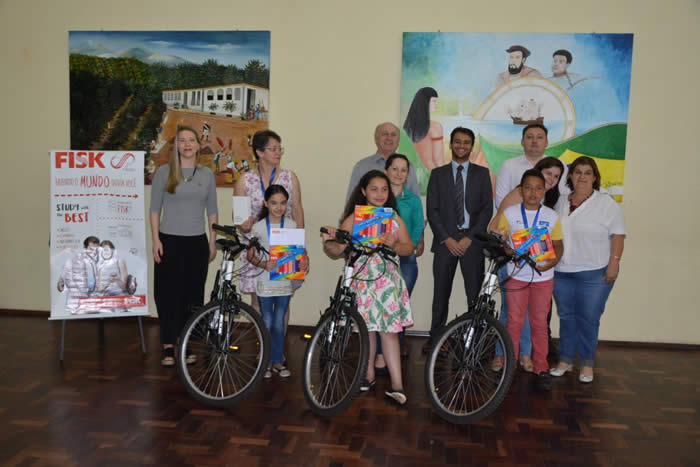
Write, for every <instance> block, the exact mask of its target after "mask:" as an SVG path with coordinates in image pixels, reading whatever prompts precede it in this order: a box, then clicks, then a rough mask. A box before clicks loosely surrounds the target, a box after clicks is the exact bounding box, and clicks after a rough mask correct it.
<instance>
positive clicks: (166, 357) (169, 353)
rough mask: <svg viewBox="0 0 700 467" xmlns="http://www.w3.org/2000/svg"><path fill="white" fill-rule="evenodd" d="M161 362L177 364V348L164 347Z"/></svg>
mask: <svg viewBox="0 0 700 467" xmlns="http://www.w3.org/2000/svg"><path fill="white" fill-rule="evenodd" d="M160 364H161V365H163V366H167V367H170V366H175V349H174V348H172V347H167V348H164V349H163V352H162V353H161V354H160Z"/></svg>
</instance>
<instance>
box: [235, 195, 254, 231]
mask: <svg viewBox="0 0 700 467" xmlns="http://www.w3.org/2000/svg"><path fill="white" fill-rule="evenodd" d="M249 217H250V197H249V196H234V197H233V224H234V225H241V224H242V223H244V222H245V221H247V220H248V218H249Z"/></svg>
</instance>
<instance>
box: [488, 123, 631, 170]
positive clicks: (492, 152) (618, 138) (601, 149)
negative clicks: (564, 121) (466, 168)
mask: <svg viewBox="0 0 700 467" xmlns="http://www.w3.org/2000/svg"><path fill="white" fill-rule="evenodd" d="M479 143H480V144H481V148H482V150H483V151H484V155H485V156H486V160H487V161H488V163H489V166H490V167H491V170H493V171H494V173H496V174H498V171H499V169H500V168H501V165H502V164H503V162H505V161H506V160H508V159H510V158H512V157H516V156H519V155H520V154H522V151H520V150H518V151H517V152H514V151H513V150H512V147H511V146H509V147H504V146H499V145H497V144H495V143H492V142H490V141H489V140H488V139H487V138H485V137H484V136H483V135H482V136H480V137H479ZM626 147H627V124H626V123H612V124H609V125H603V126H600V127H598V128H594V129H592V130H590V131H587V132H586V133H583V134H581V135H578V136H574V137H573V138H571V139H569V140H566V141H562V142H560V143H557V144H553V145H551V146H549V147H548V148H547V150H546V151H545V154H547V155H548V156H553V157H561V156H562V154H564V153H565V152H567V151H569V152H573V153H577V154H585V155H587V156H591V157H595V158H598V159H609V160H618V161H624V160H625V149H626Z"/></svg>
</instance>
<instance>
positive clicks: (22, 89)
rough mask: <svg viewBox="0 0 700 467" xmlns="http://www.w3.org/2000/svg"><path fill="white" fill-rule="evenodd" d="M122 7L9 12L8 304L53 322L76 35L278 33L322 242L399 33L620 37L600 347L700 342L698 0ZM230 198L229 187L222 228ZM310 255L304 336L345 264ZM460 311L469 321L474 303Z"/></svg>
mask: <svg viewBox="0 0 700 467" xmlns="http://www.w3.org/2000/svg"><path fill="white" fill-rule="evenodd" d="M115 5H116V4H115V3H114V2H105V1H82V0H64V1H61V2H54V1H48V0H33V1H29V2H25V1H20V0H5V1H3V2H0V42H1V43H2V44H3V59H4V60H3V61H4V63H3V67H2V72H1V76H2V82H1V84H2V85H1V86H0V89H2V91H0V92H2V94H1V95H0V98H1V99H0V102H1V103H2V105H3V108H4V109H5V111H4V112H3V113H2V117H0V118H2V125H0V128H2V130H1V131H2V141H3V142H4V143H5V144H4V147H3V149H2V156H0V159H1V160H2V169H3V171H2V173H3V176H2V182H1V183H0V196H1V199H2V204H1V207H0V216H1V217H0V222H1V224H2V227H1V229H0V244H2V245H4V257H3V261H2V265H1V266H0V308H7V309H26V310H48V309H49V301H48V300H49V294H48V287H49V268H48V264H47V260H48V249H47V247H46V245H47V240H48V237H49V216H48V205H49V198H48V194H49V164H48V155H47V154H48V151H49V150H50V149H54V148H66V147H68V144H69V120H68V116H69V109H68V103H69V98H68V31H69V30H95V29H105V30H151V29H169V30H177V29H188V30H192V29H195V30H196V29H210V30H222V29H244V30H245V29H249V30H270V31H272V37H271V39H272V43H271V48H272V51H271V83H270V89H271V93H272V95H271V99H272V101H273V102H272V104H273V106H274V107H273V110H272V112H271V113H270V117H271V120H270V125H271V128H273V129H275V130H276V131H278V132H279V133H280V134H281V135H282V137H283V144H284V146H285V148H286V149H287V152H286V153H285V156H284V158H283V165H284V166H286V167H289V168H293V169H294V170H295V171H296V172H297V174H298V175H299V178H300V179H301V183H302V187H303V197H304V207H305V210H306V222H307V225H308V229H309V231H310V234H309V238H310V239H313V238H314V235H315V234H314V232H315V231H317V228H318V227H319V226H320V225H322V224H333V223H335V222H336V220H337V218H338V216H339V214H340V211H341V209H342V203H343V199H344V195H345V190H346V186H347V182H348V178H349V173H350V170H351V167H352V165H353V163H354V162H355V161H356V160H357V159H359V158H360V157H363V156H366V155H368V154H370V153H372V152H373V151H374V146H373V142H372V132H373V129H374V126H375V125H376V124H377V123H378V122H381V121H385V120H393V121H396V120H397V119H398V113H399V83H400V77H401V33H402V32H403V31H466V32H508V31H522V32H611V33H614V32H623V33H634V34H635V38H634V60H633V72H632V89H631V98H630V102H631V104H630V117H629V133H628V140H627V162H626V177H625V202H624V205H623V209H624V212H625V216H626V219H627V226H628V229H629V232H630V233H629V236H628V239H627V242H626V248H625V255H624V259H623V262H622V271H621V273H620V278H619V280H618V283H617V285H616V286H615V289H614V290H613V293H612V296H611V298H610V301H609V302H608V307H607V311H606V313H605V316H604V318H603V323H602V328H601V338H603V339H616V340H628V341H657V342H678V343H695V344H698V343H700V336H699V334H700V333H698V330H699V329H700V325H699V320H698V318H697V309H698V305H697V302H698V298H700V296H699V295H700V294H699V290H700V287H697V286H694V285H693V284H694V282H695V281H694V279H693V277H694V275H695V273H696V271H697V270H698V260H699V259H700V255H698V253H697V251H698V247H697V246H696V245H697V244H698V240H697V236H698V232H699V230H700V229H699V228H698V227H699V222H698V208H697V202H698V199H699V196H698V195H699V194H700V193H699V189H698V183H697V178H698V173H699V170H698V169H699V167H698V165H699V164H698V159H699V157H698V154H697V149H696V142H695V139H696V135H697V132H698V129H700V118H699V116H698V109H699V108H700V105H699V104H700V99H699V98H698V88H697V85H696V80H697V76H699V75H700V60H699V59H698V53H697V48H698V45H700V33H699V28H698V24H700V3H698V2H697V1H696V0H686V1H681V0H677V1H668V2H665V3H664V4H661V3H658V2H654V1H649V0H640V1H635V0H620V1H616V2H610V1H604V0H591V1H588V2H579V3H574V2H560V1H553V0H531V1H529V2H520V1H515V0H503V1H501V2H464V1H461V0H443V1H441V2H426V1H420V2H419V1H414V0H386V1H384V2H376V1H369V0H357V1H355V2H352V3H347V2H335V1H313V0H299V1H287V0H279V1H272V0H261V1H258V2H253V3H245V2H233V3H232V2H230V1H229V0H210V1H208V2H207V5H206V8H205V9H200V10H201V17H199V18H198V17H196V16H194V17H193V16H191V15H189V16H187V17H183V16H182V15H180V14H179V13H178V12H180V11H182V10H183V8H185V7H189V5H190V3H189V2H185V1H182V0H170V1H167V2H166V1H161V0H153V1H150V2H143V1H135V0H123V1H121V2H120V3H119V7H118V8H117V7H116V6H115ZM662 5H663V6H662ZM180 7H182V8H180ZM188 9H189V8H188ZM474 72H478V70H474ZM319 96H322V97H319ZM230 194H231V193H230V191H229V190H223V189H221V190H219V206H220V207H221V211H222V218H224V219H229V218H230V210H231V207H230V206H231V203H230ZM149 237H150V235H149ZM309 249H310V255H311V262H312V263H311V267H312V272H311V276H310V278H309V280H308V283H307V284H306V285H304V287H302V288H301V290H300V291H299V293H298V294H297V296H296V298H295V299H294V301H293V304H292V313H293V316H292V322H293V323H303V324H311V323H313V322H314V321H315V319H316V317H317V316H318V310H320V309H321V308H322V307H324V306H325V305H326V303H327V302H328V295H329V294H330V293H331V289H332V288H333V286H334V284H335V277H336V274H337V273H338V272H339V271H340V267H341V265H340V262H332V261H330V260H329V259H327V258H326V257H325V256H324V255H323V254H322V252H321V250H320V245H319V244H318V243H317V242H315V241H312V242H311V245H310V248H309ZM431 260H432V257H431V255H430V253H427V254H426V255H425V256H424V257H423V258H421V260H420V270H421V273H420V278H419V282H418V285H417V288H416V291H415V292H414V298H415V299H414V300H413V309H414V313H415V315H416V320H417V328H422V329H425V328H427V327H428V325H429V322H430V300H431V295H432V285H431V280H430V278H431V274H430V271H431V267H430V265H431ZM457 277H458V278H459V275H458V276H457ZM458 280H459V279H458ZM459 288H460V287H455V290H459ZM43 290H46V292H42V291H43ZM458 297H459V298H458ZM453 303H455V306H454V308H455V309H458V308H461V307H460V306H458V304H459V303H463V294H460V293H457V294H455V298H454V299H453ZM557 328H558V325H557V324H554V329H557Z"/></svg>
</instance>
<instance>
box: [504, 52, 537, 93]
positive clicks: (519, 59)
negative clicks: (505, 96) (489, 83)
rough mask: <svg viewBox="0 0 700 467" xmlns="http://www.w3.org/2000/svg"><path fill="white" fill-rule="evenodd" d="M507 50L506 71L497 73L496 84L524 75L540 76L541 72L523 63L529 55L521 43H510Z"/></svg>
mask: <svg viewBox="0 0 700 467" xmlns="http://www.w3.org/2000/svg"><path fill="white" fill-rule="evenodd" d="M506 52H508V71H504V72H503V73H499V74H498V78H497V81H498V82H497V86H501V85H502V84H504V83H507V82H508V81H510V80H512V79H516V78H524V77H526V76H536V77H538V78H542V73H540V72H539V71H537V70H535V69H534V68H530V67H529V66H527V65H525V60H527V57H529V56H530V51H529V50H528V49H527V48H526V47H524V46H522V45H511V46H510V47H509V48H508V49H507V50H506Z"/></svg>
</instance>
